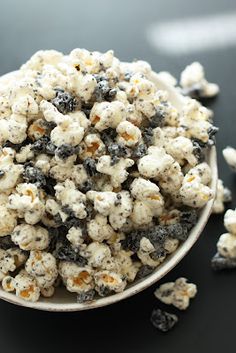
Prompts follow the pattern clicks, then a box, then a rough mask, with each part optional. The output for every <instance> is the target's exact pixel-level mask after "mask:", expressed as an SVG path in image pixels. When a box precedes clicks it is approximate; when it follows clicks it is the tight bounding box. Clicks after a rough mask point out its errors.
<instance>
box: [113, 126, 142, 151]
mask: <svg viewBox="0 0 236 353" xmlns="http://www.w3.org/2000/svg"><path fill="white" fill-rule="evenodd" d="M116 131H117V133H118V139H117V141H118V142H119V143H123V144H124V145H126V146H129V147H131V146H134V145H136V144H137V143H138V142H139V141H140V139H141V137H142V134H141V131H140V130H139V128H138V127H137V126H135V125H133V124H131V123H130V122H128V121H123V122H121V123H120V124H119V125H118V126H117V128H116Z"/></svg>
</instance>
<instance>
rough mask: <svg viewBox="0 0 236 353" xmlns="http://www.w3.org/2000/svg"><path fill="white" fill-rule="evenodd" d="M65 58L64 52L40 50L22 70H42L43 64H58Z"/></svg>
mask: <svg viewBox="0 0 236 353" xmlns="http://www.w3.org/2000/svg"><path fill="white" fill-rule="evenodd" d="M62 58H63V54H62V53H60V52H59V51H56V50H39V51H37V52H36V53H35V54H34V55H33V56H32V57H31V58H30V59H29V60H28V61H27V62H26V63H25V64H24V65H22V67H21V70H29V69H31V70H36V71H40V70H41V69H42V67H43V65H46V64H51V65H56V64H57V63H59V62H60V61H61V60H62Z"/></svg>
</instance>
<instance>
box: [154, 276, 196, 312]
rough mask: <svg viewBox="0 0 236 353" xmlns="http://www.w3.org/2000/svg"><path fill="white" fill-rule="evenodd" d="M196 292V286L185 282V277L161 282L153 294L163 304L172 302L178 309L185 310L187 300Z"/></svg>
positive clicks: (187, 304)
mask: <svg viewBox="0 0 236 353" xmlns="http://www.w3.org/2000/svg"><path fill="white" fill-rule="evenodd" d="M196 294H197V287H196V285H195V284H193V283H187V280H186V278H182V277H181V278H178V279H177V280H176V281H175V282H168V283H165V284H162V285H161V286H160V287H159V288H157V289H156V291H155V293H154V295H155V297H156V298H157V299H159V300H160V301H161V302H163V303H165V304H169V305H170V304H172V305H174V306H175V307H176V308H178V309H180V310H186V309H187V307H188V306H189V301H190V299H191V298H194V297H195V295H196Z"/></svg>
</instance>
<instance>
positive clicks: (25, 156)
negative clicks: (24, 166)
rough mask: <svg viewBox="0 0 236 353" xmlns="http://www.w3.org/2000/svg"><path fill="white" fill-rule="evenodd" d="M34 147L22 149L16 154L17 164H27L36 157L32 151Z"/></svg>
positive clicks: (29, 146)
mask: <svg viewBox="0 0 236 353" xmlns="http://www.w3.org/2000/svg"><path fill="white" fill-rule="evenodd" d="M31 147H32V145H31V144H29V145H27V146H23V147H21V149H20V151H19V152H18V153H16V161H17V163H25V162H26V161H27V160H30V159H32V158H33V157H34V152H33V151H32V149H31Z"/></svg>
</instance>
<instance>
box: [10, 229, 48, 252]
mask: <svg viewBox="0 0 236 353" xmlns="http://www.w3.org/2000/svg"><path fill="white" fill-rule="evenodd" d="M11 238H12V241H13V242H14V243H15V244H16V245H18V246H19V247H20V248H21V249H22V250H44V249H46V248H47V247H48V245H49V235H48V231H47V229H45V228H43V227H40V226H31V225H28V224H20V225H18V226H16V227H15V228H14V230H13V232H12V234H11Z"/></svg>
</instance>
